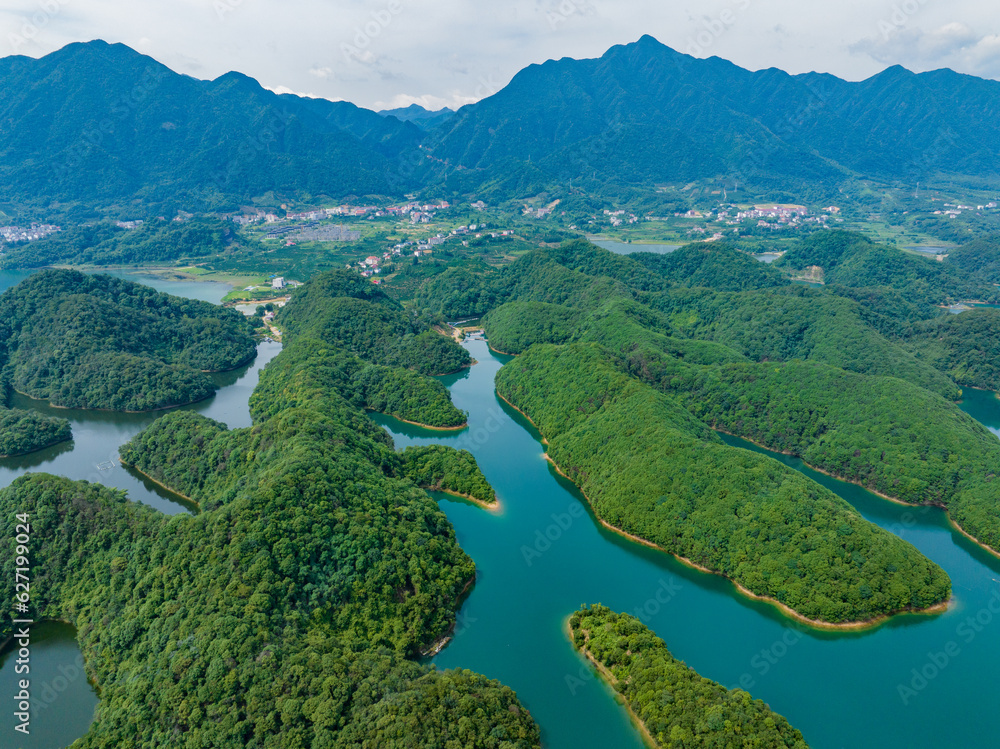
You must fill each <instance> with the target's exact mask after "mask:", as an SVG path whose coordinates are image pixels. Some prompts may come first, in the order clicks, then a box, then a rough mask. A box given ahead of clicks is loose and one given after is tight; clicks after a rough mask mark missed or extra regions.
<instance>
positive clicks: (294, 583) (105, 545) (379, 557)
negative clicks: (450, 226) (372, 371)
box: [0, 290, 540, 749]
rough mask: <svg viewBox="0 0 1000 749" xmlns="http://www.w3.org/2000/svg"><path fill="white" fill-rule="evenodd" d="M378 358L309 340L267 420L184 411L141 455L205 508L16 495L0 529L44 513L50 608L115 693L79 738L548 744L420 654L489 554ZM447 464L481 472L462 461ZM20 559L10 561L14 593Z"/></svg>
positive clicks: (81, 485) (114, 497)
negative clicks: (422, 482)
mask: <svg viewBox="0 0 1000 749" xmlns="http://www.w3.org/2000/svg"><path fill="white" fill-rule="evenodd" d="M313 291H314V290H310V293H309V294H308V295H307V297H308V298H309V299H310V304H315V305H316V308H317V309H322V307H323V302H322V301H321V299H320V294H314V293H312V292H313ZM338 298H339V297H335V296H329V297H327V299H328V301H329V303H331V304H334V303H335V302H336V300H337V299H338ZM366 303H367V304H373V303H372V302H366ZM295 304H297V302H295V301H293V302H292V303H291V304H290V305H289V306H290V307H294V306H295ZM293 317H294V316H293ZM312 332H313V333H315V332H316V331H312ZM336 340H339V338H338V339H336ZM358 361H360V360H357V359H356V357H354V356H353V355H352V354H351V353H349V352H347V351H344V350H343V349H341V348H340V347H339V346H338V345H337V344H336V343H335V341H331V340H327V339H325V338H324V337H323V336H322V333H319V334H317V335H316V336H313V337H307V336H305V335H299V334H297V333H295V332H291V331H290V332H289V333H288V334H287V336H286V345H285V349H284V350H283V351H282V353H281V354H279V356H278V357H276V358H275V359H274V360H273V361H272V362H271V363H270V364H269V366H268V367H267V368H266V369H265V370H264V371H263V372H262V374H261V381H260V385H259V386H258V388H257V389H256V391H255V392H254V395H253V397H252V400H251V404H250V408H251V415H252V418H253V426H252V427H250V428H246V429H238V430H227V429H226V428H225V426H224V425H223V424H221V423H218V422H215V421H212V420H210V419H207V418H205V417H203V416H200V415H198V414H194V413H191V412H187V411H183V412H173V413H170V414H168V415H166V416H163V417H162V418H160V419H157V420H156V421H155V422H154V423H153V424H152V426H151V427H149V428H148V429H147V430H146V431H145V432H143V433H141V434H140V435H138V436H136V437H135V438H134V439H133V440H132V441H131V442H130V443H129V444H128V445H126V446H124V447H123V448H122V449H121V457H122V460H123V462H125V463H128V464H131V465H134V466H136V467H137V468H139V469H140V470H141V471H143V472H144V473H146V474H148V475H150V476H152V477H154V478H156V479H157V480H158V481H160V482H162V483H164V484H166V485H168V486H170V487H172V488H174V489H175V490H177V491H179V492H181V493H182V494H185V495H187V496H189V497H191V498H192V499H193V500H194V501H195V502H197V503H198V504H199V506H200V508H201V514H199V515H197V516H190V515H179V516H175V517H169V518H168V517H165V516H163V515H161V514H159V513H157V512H156V511H155V510H152V509H151V508H149V507H146V506H143V505H137V504H134V503H131V502H129V501H128V500H127V499H126V498H125V497H124V495H123V494H122V493H121V492H118V491H115V490H111V489H107V488H104V487H100V486H97V485H93V484H88V483H86V482H72V481H68V480H66V479H62V478H57V477H54V476H47V475H32V476H27V477H22V478H21V479H19V480H18V481H17V482H15V484H14V485H13V486H11V487H10V488H8V489H5V490H3V491H0V533H4V534H8V535H10V534H13V532H14V527H13V523H14V522H15V520H14V518H15V512H18V513H28V514H29V515H30V517H31V523H32V563H33V582H36V581H37V583H38V586H39V587H38V590H37V592H34V591H35V586H34V585H33V586H32V590H33V594H32V598H31V605H32V609H31V612H30V615H31V616H32V617H34V618H36V619H41V618H59V619H65V620H67V621H70V622H71V623H73V624H74V625H75V626H76V627H77V631H78V637H79V641H80V645H81V648H82V651H83V654H84V658H85V660H86V667H87V673H88V676H89V677H90V678H92V679H93V680H94V682H95V683H97V684H99V685H100V688H101V705H100V709H99V711H98V714H97V716H96V719H95V722H94V723H93V725H92V726H91V728H90V730H89V732H88V733H87V735H86V736H84V737H83V738H82V739H80V740H79V741H78V744H79V745H80V746H82V747H105V746H132V745H136V744H142V745H151V746H152V745H158V746H168V745H169V746H177V747H190V748H191V749H194V747H203V746H212V747H232V749H237V748H238V747H247V746H254V747H261V748H264V747H273V748H274V749H289V748H294V747H303V748H304V747H319V746H324V747H345V749H346V748H347V747H357V746H366V745H372V746H385V747H403V746H427V747H440V748H441V749H446V748H447V747H452V746H476V747H484V748H487V749H535V748H536V747H539V746H540V740H539V733H538V727H537V726H536V725H535V723H534V721H533V720H532V718H531V716H530V714H529V713H528V712H527V711H526V710H524V708H523V707H522V706H521V705H520V704H519V703H518V701H517V698H516V696H515V694H514V693H513V692H512V691H511V690H510V689H509V688H507V687H504V686H502V685H501V684H499V683H498V682H496V681H492V680H489V679H487V678H485V677H483V676H480V675H478V674H474V673H472V672H470V671H464V670H458V671H439V670H436V669H434V668H431V667H428V666H423V665H419V664H418V663H416V662H415V660H414V659H415V658H416V657H418V656H419V654H420V653H421V652H422V651H424V650H426V649H427V648H428V647H430V646H431V644H432V643H434V642H435V641H436V640H438V639H439V638H441V637H443V636H445V635H446V634H447V633H448V632H449V630H450V628H451V627H452V626H453V625H454V622H455V612H456V610H457V608H458V605H459V601H460V599H461V597H462V595H463V593H464V592H465V591H466V589H467V587H468V586H469V585H470V584H471V583H472V581H473V580H474V577H475V567H474V565H473V563H472V560H471V559H469V558H468V556H466V555H465V554H464V552H462V550H461V549H460V548H459V546H458V544H457V542H456V539H455V533H454V530H453V529H452V527H451V525H450V523H449V522H448V520H447V518H446V517H445V515H444V514H443V513H442V512H441V511H440V510H439V509H438V508H437V506H436V505H435V503H434V502H433V501H432V500H431V499H430V498H429V497H428V496H427V494H426V493H425V492H424V491H423V490H421V489H419V488H418V487H417V486H416V485H415V484H414V482H413V481H412V480H410V479H409V478H407V477H406V475H407V471H408V470H410V469H411V468H416V469H417V472H418V473H419V474H420V476H421V477H424V476H425V475H428V474H429V473H434V471H433V470H430V471H428V470H425V469H426V468H427V465H426V463H423V462H421V461H419V460H416V461H412V462H411V461H410V459H409V458H405V457H402V456H401V455H400V454H397V453H396V452H395V451H394V450H393V446H392V440H391V438H390V437H389V436H388V434H387V433H386V432H385V431H384V430H382V429H380V428H379V427H377V426H376V425H375V424H374V422H372V421H371V419H369V418H368V417H367V416H366V414H365V412H364V405H363V404H365V402H366V401H367V399H368V398H369V395H368V394H367V391H366V385H365V383H364V382H362V379H361V378H359V377H356V376H355V374H356V369H355V368H358V367H367V366H370V367H376V368H381V369H385V370H391V371H393V372H395V371H396V369H397V368H394V367H389V366H388V365H386V364H384V363H382V362H379V361H363V362H361V363H360V364H358ZM361 371H362V372H363V371H364V369H361ZM402 371H403V372H408V375H407V376H410V375H412V377H414V378H422V377H423V376H422V375H419V374H417V373H415V372H412V371H409V370H402ZM428 382H433V381H428ZM434 385H437V386H438V387H440V384H439V383H436V382H434ZM445 397H447V394H446V393H445ZM449 405H450V404H449ZM452 408H454V407H452ZM452 452H453V451H452ZM443 457H444V458H445V460H444V461H443V463H442V465H448V466H455V465H461V466H462V471H463V473H464V474H465V475H464V478H465V479H467V480H470V481H472V482H473V483H476V484H479V483H481V482H482V479H481V474H480V475H476V474H474V473H473V472H472V470H471V465H470V464H468V463H467V462H466V461H465V459H464V457H463V456H462V455H460V454H458V453H454V454H451V453H448V454H447V455H444V456H443ZM445 482H446V483H451V482H450V480H449V479H448V477H447V476H446V477H445ZM13 565H14V557H13V556H12V555H3V556H2V557H0V571H2V572H3V574H4V578H5V580H6V581H7V582H4V583H0V588H2V593H3V595H5V596H8V597H9V596H11V595H13V587H12V586H13V580H14V575H13ZM4 586H6V587H4ZM0 626H2V627H3V628H0V638H3V637H6V636H7V635H9V634H10V632H11V629H10V625H9V624H4V625H0Z"/></svg>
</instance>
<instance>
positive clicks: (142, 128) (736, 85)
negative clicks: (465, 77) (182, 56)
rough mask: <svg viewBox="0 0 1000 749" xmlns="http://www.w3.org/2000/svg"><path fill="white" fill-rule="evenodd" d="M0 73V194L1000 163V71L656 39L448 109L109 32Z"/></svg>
mask: <svg viewBox="0 0 1000 749" xmlns="http://www.w3.org/2000/svg"><path fill="white" fill-rule="evenodd" d="M0 88H2V89H3V90H4V91H5V92H7V93H8V95H7V96H5V97H4V100H3V102H0V143H2V144H3V146H2V147H0V200H5V201H15V202H26V203H29V204H32V203H34V202H37V201H51V200H59V201H62V202H67V203H74V202H79V203H82V204H85V205H90V206H94V205H99V206H109V205H123V204H125V202H127V201H131V200H133V199H134V198H138V199H139V200H141V201H142V202H143V203H147V204H151V205H156V206H159V207H165V208H166V209H167V211H168V212H172V211H170V209H171V208H174V207H176V208H181V209H188V210H235V209H237V208H238V207H239V206H240V205H245V204H248V203H249V202H250V200H251V199H252V198H254V197H259V196H262V195H266V194H275V195H282V196H285V195H288V196H294V195H306V194H307V195H309V196H312V197H315V196H326V197H328V198H331V199H338V198H342V197H347V196H351V195H354V196H367V195H374V196H379V195H381V196H394V197H402V196H403V195H404V194H405V193H408V192H412V191H414V190H419V189H420V188H428V189H432V190H440V189H446V190H448V191H451V192H455V193H462V194H473V193H475V194H481V195H482V196H486V197H490V198H496V199H502V200H506V199H520V198H526V197H530V196H534V195H537V194H538V193H539V192H544V191H546V190H551V189H553V188H560V189H564V188H567V187H568V186H569V185H570V183H572V184H573V185H575V186H576V187H577V189H582V190H583V191H584V192H585V193H586V192H589V193H591V194H600V193H601V192H602V191H605V192H606V190H605V188H606V187H607V186H608V185H609V184H610V185H615V186H619V187H620V186H624V185H628V186H632V187H635V186H646V185H649V184H651V183H665V182H666V183H687V182H690V181H695V180H719V179H721V180H723V181H724V182H726V183H731V184H732V186H733V187H735V186H736V184H739V185H741V186H743V187H747V186H749V187H750V188H751V189H754V190H764V191H769V192H770V193H772V194H777V195H786V194H789V193H790V192H798V193H800V194H802V193H809V194H814V195H817V196H820V195H822V196H824V197H825V196H827V195H828V194H834V193H836V191H837V189H838V186H839V185H841V184H842V183H844V182H847V181H850V180H853V179H855V178H857V177H861V178H866V179H875V180H880V181H883V182H889V183H894V184H899V183H902V184H906V185H914V184H915V183H917V182H927V181H929V180H931V179H933V178H935V177H940V176H945V177H949V178H953V179H959V180H962V179H965V180H969V181H975V182H981V181H982V180H984V179H987V180H988V179H993V180H995V179H996V178H997V176H998V174H997V169H996V167H995V164H996V163H997V157H998V156H1000V129H998V126H997V125H996V124H995V123H994V120H993V118H992V116H991V114H992V112H993V111H994V110H995V109H996V108H997V107H998V106H1000V84H998V83H997V82H995V81H990V80H984V79H980V78H975V77H972V76H967V75H960V74H958V73H955V72H952V71H950V70H940V71H935V72H931V73H923V74H919V75H915V74H913V73H909V72H907V71H905V70H903V69H902V68H898V67H896V68H890V69H888V70H886V71H884V72H882V73H880V74H879V75H876V76H873V77H872V78H869V79H868V80H865V81H861V82H857V83H855V82H849V81H844V80H840V79H838V78H835V77H834V76H831V75H819V74H815V73H809V74H805V75H789V74H787V73H784V72H782V71H779V70H774V69H769V70H761V71H756V72H751V71H748V70H744V69H742V68H740V67H738V66H736V65H733V64H732V63H729V62H726V61H724V60H721V59H719V58H716V57H712V58H708V59H696V58H694V57H691V56H689V55H685V54H682V53H680V52H677V51H675V50H672V49H670V48H669V47H666V46H664V45H663V44H661V43H659V42H658V41H656V40H655V39H653V38H652V37H650V36H644V37H642V38H641V39H639V40H638V41H636V42H634V43H631V44H624V45H617V46H614V47H612V48H611V49H609V50H608V51H607V52H606V53H605V54H604V55H603V56H601V57H600V58H597V59H584V60H573V59H569V58H565V59H561V60H549V61H548V62H546V63H544V64H541V65H531V66H529V67H527V68H525V69H524V70H522V71H521V72H519V73H518V74H517V75H515V76H514V78H513V79H512V80H511V81H510V83H509V84H508V85H506V86H504V87H503V88H502V89H501V90H500V91H498V92H497V93H495V94H493V95H492V96H489V97H487V98H485V99H483V100H481V101H479V102H477V103H475V104H470V105H467V106H465V107H462V108H461V109H460V110H459V111H458V112H456V113H453V114H450V113H448V112H442V113H435V114H430V113H424V115H422V114H421V113H419V112H409V111H403V112H398V114H399V115H400V117H402V118H403V119H405V120H411V119H412V120H414V121H402V120H401V119H399V118H397V117H395V116H383V115H382V114H379V113H376V112H372V111H369V110H365V109H362V108H359V107H356V106H355V105H353V104H349V103H346V102H332V101H327V100H324V99H311V98H304V97H298V96H295V95H291V94H283V95H278V94H274V93H272V92H270V91H267V90H265V89H263V88H262V87H261V86H260V85H259V84H258V83H257V82H256V81H254V80H253V79H251V78H248V77H246V76H244V75H241V74H239V73H227V74H226V75H223V76H221V77H219V78H217V79H216V80H213V81H200V80H196V79H194V78H191V77H189V76H184V75H179V74H177V73H174V72H172V71H170V70H169V69H167V68H166V67H164V66H163V65H161V64H160V63H158V62H156V61H154V60H152V59H150V58H148V57H145V56H143V55H140V54H139V53H137V52H135V51H134V50H131V49H129V48H128V47H125V46H123V45H120V44H116V45H109V44H106V43H105V42H101V41H94V42H89V43H86V44H71V45H69V46H67V47H65V48H63V49H61V50H59V51H57V52H54V53H52V54H50V55H47V56H45V57H43V58H40V59H38V60H34V59H31V58H27V57H22V56H12V57H7V58H2V59H0ZM425 115H426V117H425ZM414 122H417V124H414ZM423 128H429V130H426V129H423ZM900 132H905V133H907V138H906V139H904V140H903V141H900V140H899V138H898V133H900Z"/></svg>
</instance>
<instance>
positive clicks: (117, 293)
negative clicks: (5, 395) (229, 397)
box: [0, 270, 256, 411]
mask: <svg viewBox="0 0 1000 749" xmlns="http://www.w3.org/2000/svg"><path fill="white" fill-rule="evenodd" d="M0 320H2V321H3V322H2V323H0V341H2V344H3V346H4V347H5V348H6V351H7V365H6V371H7V373H8V374H9V376H10V380H11V383H12V385H13V387H14V388H15V389H16V390H18V391H20V392H22V393H25V394H26V395H29V396H31V397H33V398H37V399H40V400H48V401H49V402H51V403H52V404H53V405H56V406H62V407H71V408H93V409H110V410H116V411H149V410H154V409H159V408H166V407H169V406H176V405H182V404H186V403H192V402H195V401H198V400H202V399H204V398H207V397H208V396H210V395H211V394H212V393H214V392H215V390H216V386H215V384H214V383H213V382H212V380H211V379H210V378H209V377H207V376H206V375H205V374H204V372H205V371H221V370H229V369H235V368H236V367H239V366H240V365H242V364H246V363H247V362H249V361H251V360H252V359H253V358H254V356H255V355H256V344H255V342H254V339H253V336H252V329H251V328H250V326H249V324H248V323H247V322H246V320H245V318H244V317H243V316H242V315H241V314H239V313H238V312H237V311H235V310H226V309H221V308H219V307H216V306H214V305H211V304H208V303H207V302H199V301H194V300H187V299H179V298H176V297H172V296H169V295H167V294H161V293H158V292H156V291H154V290H153V289H150V288H148V287H146V286H142V285H140V284H136V283H132V282H130V281H124V280H121V279H116V278H110V277H108V276H89V275H85V274H83V273H79V272H77V271H69V270H48V271H42V272H39V273H36V274H35V275H33V276H31V277H30V278H28V279H26V280H25V281H22V282H21V283H20V284H18V285H17V286H16V287H14V288H12V289H9V290H8V291H7V292H5V293H4V294H3V295H2V296H0Z"/></svg>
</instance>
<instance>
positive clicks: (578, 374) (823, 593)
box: [496, 344, 950, 625]
mask: <svg viewBox="0 0 1000 749" xmlns="http://www.w3.org/2000/svg"><path fill="white" fill-rule="evenodd" d="M496 387H497V393H498V394H499V395H500V396H502V397H503V398H504V399H506V400H507V401H508V402H509V403H511V404H512V405H513V406H515V407H516V408H518V409H520V410H521V411H523V412H524V413H525V414H526V415H527V416H528V418H530V419H531V420H532V422H533V423H534V424H535V425H536V426H537V428H538V430H539V432H541V434H542V436H543V437H544V438H545V440H546V442H547V454H548V455H549V457H550V458H551V460H552V461H553V463H555V465H556V466H557V467H559V469H560V470H561V471H563V472H564V473H565V474H566V475H567V476H568V477H569V478H570V480H572V481H573V482H574V483H576V484H577V485H578V486H579V487H580V490H581V491H582V492H583V493H584V495H585V496H586V497H587V498H588V500H589V502H590V505H591V507H592V508H593V509H594V512H595V514H596V515H597V516H598V517H599V518H600V519H601V520H602V521H604V522H606V523H607V524H609V525H610V526H612V527H614V528H617V529H620V530H621V531H623V532H624V533H626V534H630V535H632V536H637V537H639V538H641V539H643V540H645V541H648V542H650V543H652V544H654V545H656V546H658V547H660V548H662V549H663V550H665V551H667V552H668V553H670V554H673V555H675V556H677V557H680V558H682V559H686V560H689V561H691V562H693V563H694V564H696V565H698V566H700V567H702V568H705V569H707V570H710V571H712V572H717V573H720V574H722V575H724V576H726V577H728V578H729V579H731V580H733V581H735V582H736V583H738V584H739V585H741V586H742V587H743V588H745V589H747V590H749V591H750V592H751V593H752V594H754V595H756V596H759V597H762V598H767V599H769V600H772V601H777V602H778V603H780V604H782V605H783V606H785V607H787V608H788V609H790V610H791V611H792V612H794V613H795V614H797V615H798V616H800V617H802V618H805V619H808V620H810V621H812V622H813V623H817V622H818V623H821V624H835V625H842V624H848V625H851V624H856V623H861V622H871V621H876V620H879V619H881V618H882V617H885V616H887V615H891V614H894V613H897V612H900V611H909V610H924V609H927V608H930V607H934V606H937V605H940V604H941V603H943V602H946V601H947V600H948V599H949V598H950V583H949V581H948V576H947V575H946V574H945V573H944V572H943V571H942V570H941V569H940V568H939V567H938V566H937V565H936V564H934V563H933V562H931V561H930V560H928V559H926V558H925V557H924V556H923V555H921V554H920V552H918V551H917V550H916V549H915V548H914V547H913V546H911V545H910V544H909V543H906V542H904V541H902V540H900V539H899V538H897V537H895V536H893V535H892V534H890V533H889V532H887V531H884V530H882V529H880V528H878V527H877V526H875V525H874V524H872V523H869V522H868V521H867V520H865V519H864V518H862V517H861V515H860V514H858V513H857V511H856V510H854V508H853V507H851V506H850V505H849V504H848V503H847V502H846V501H844V500H842V499H841V498H840V497H838V496H837V495H835V494H834V493H833V492H831V491H830V490H828V489H825V488H823V487H821V486H820V485H819V484H817V483H816V482H814V481H811V480H810V479H807V478H806V477H805V476H803V475H802V474H800V473H798V472H797V471H795V470H793V469H791V468H787V467H785V466H784V465H782V464H781V463H779V462H778V461H776V460H773V459H771V458H768V457H765V456H762V455H758V454H756V453H752V452H749V451H747V450H740V449H738V448H733V447H729V446H727V445H725V444H723V443H722V442H721V440H720V439H719V438H718V436H717V435H716V434H715V433H714V432H712V431H711V430H710V429H709V428H708V427H707V426H706V425H705V424H704V423H703V422H701V421H699V420H697V419H696V418H694V417H693V416H692V415H691V414H689V413H688V412H687V410H686V409H685V408H684V407H683V406H682V405H680V404H679V403H678V402H675V401H674V400H673V399H672V398H670V397H668V396H665V395H663V394H661V393H657V392H656V391H655V390H654V389H653V388H652V387H651V386H649V385H647V384H644V383H641V382H639V381H638V380H637V379H634V378H632V377H630V376H628V375H626V374H624V373H622V372H621V371H619V370H618V369H617V368H616V367H615V366H614V364H613V363H612V362H611V361H610V357H609V356H608V353H607V352H606V350H604V349H602V348H601V347H599V346H597V345H595V344H571V345H568V346H561V347H560V346H550V345H539V346H534V347H532V348H531V349H529V350H528V351H527V352H526V353H524V354H523V355H521V356H520V357H518V358H517V359H515V360H514V361H512V362H511V363H509V364H507V365H506V366H504V367H503V368H502V369H501V370H500V371H499V372H498V373H497V378H496Z"/></svg>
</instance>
